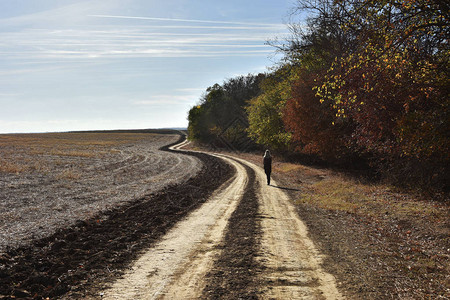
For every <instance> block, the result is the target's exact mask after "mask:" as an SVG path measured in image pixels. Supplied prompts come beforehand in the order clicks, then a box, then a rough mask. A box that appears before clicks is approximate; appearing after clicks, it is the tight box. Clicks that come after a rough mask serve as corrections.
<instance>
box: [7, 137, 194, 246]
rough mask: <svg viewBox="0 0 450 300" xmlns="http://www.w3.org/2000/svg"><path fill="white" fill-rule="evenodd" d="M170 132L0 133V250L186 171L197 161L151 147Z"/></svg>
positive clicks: (151, 189) (173, 181)
mask: <svg viewBox="0 0 450 300" xmlns="http://www.w3.org/2000/svg"><path fill="white" fill-rule="evenodd" d="M178 138H179V136H178V135H166V134H151V133H123V132H122V133H51V134H50V133H48V134H20V135H0V253H1V252H3V251H5V250H6V249H7V248H8V247H17V246H21V245H24V244H26V243H28V242H30V241H32V240H34V239H37V238H42V237H46V236H48V235H50V234H52V233H53V232H55V230H56V229H57V228H63V227H67V226H69V225H71V224H73V223H74V222H75V221H77V220H85V219H88V218H91V217H93V216H95V215H97V214H98V213H99V212H101V211H105V210H108V209H111V208H112V207H115V206H117V205H120V204H124V203H126V202H129V201H131V200H134V199H137V198H139V197H143V196H144V195H148V194H150V193H154V192H156V191H159V190H161V189H162V188H163V187H165V186H167V185H169V184H176V183H180V182H183V181H185V180H187V179H188V178H191V177H192V176H194V175H195V174H196V173H197V172H198V171H199V170H200V168H201V163H200V161H199V160H198V159H197V158H195V157H191V156H181V155H176V154H173V153H168V152H162V151H159V150H158V149H159V148H160V147H162V146H164V145H167V144H169V143H173V142H175V141H177V139H178Z"/></svg>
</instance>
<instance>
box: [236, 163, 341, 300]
mask: <svg viewBox="0 0 450 300" xmlns="http://www.w3.org/2000/svg"><path fill="white" fill-rule="evenodd" d="M239 161H240V162H242V163H244V164H246V165H248V166H250V167H251V168H253V170H255V172H256V176H257V180H258V181H259V182H260V187H261V188H260V190H259V200H260V209H259V213H260V216H261V227H262V231H263V236H262V239H261V253H260V258H259V261H260V263H261V264H262V265H263V266H264V267H265V268H263V269H264V272H263V273H262V274H261V280H262V296H261V298H263V299H342V296H341V294H340V293H339V291H338V290H337V288H336V282H335V279H334V277H333V276H332V275H330V274H328V273H326V272H325V271H324V270H323V269H322V268H321V262H322V260H323V258H324V257H323V256H322V255H321V254H320V253H319V251H318V250H317V248H316V247H315V246H314V243H313V242H312V240H311V239H310V238H309V237H308V230H307V228H306V226H305V224H304V223H303V222H302V221H301V220H300V218H299V217H298V215H297V213H296V211H295V207H294V205H293V204H292V203H291V202H290V199H289V197H288V196H287V195H286V194H285V193H284V192H283V190H282V189H280V187H279V186H278V184H277V183H276V182H275V181H274V180H272V183H271V186H267V185H266V184H265V182H266V176H265V174H264V171H263V170H262V168H260V167H257V166H256V165H254V164H252V163H249V162H247V161H245V160H239Z"/></svg>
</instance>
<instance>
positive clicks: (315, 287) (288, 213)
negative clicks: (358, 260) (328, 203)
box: [101, 141, 342, 299]
mask: <svg viewBox="0 0 450 300" xmlns="http://www.w3.org/2000/svg"><path fill="white" fill-rule="evenodd" d="M186 143H188V142H187V141H185V142H182V143H181V144H178V145H175V146H173V147H171V149H172V150H177V149H180V148H181V147H183V146H184V145H185V144H186ZM210 155H214V156H217V157H220V158H221V159H223V160H225V161H226V162H227V163H229V164H231V165H232V166H234V168H235V169H236V173H235V175H234V176H233V177H232V178H231V179H229V180H228V181H227V182H225V183H224V184H223V185H222V186H221V187H220V188H219V189H218V190H217V191H216V192H215V193H214V194H213V195H212V196H211V197H210V199H209V200H208V201H207V202H206V203H204V204H203V205H202V206H201V207H199V208H198V209H197V210H195V211H193V212H192V213H190V214H189V215H188V216H187V217H186V218H185V219H184V220H182V221H181V222H179V223H178V224H177V225H176V226H175V227H174V228H172V229H171V230H170V231H169V232H168V233H167V234H166V235H165V236H164V237H163V238H162V239H161V241H160V242H159V243H157V244H156V245H154V246H153V247H152V248H150V249H148V250H147V251H145V252H144V253H143V254H142V255H141V256H140V258H139V259H138V260H137V261H135V263H134V264H133V266H132V267H131V268H130V269H129V270H128V271H127V272H126V273H125V274H124V275H123V276H122V278H120V279H118V280H117V281H116V282H115V283H113V285H112V286H111V287H110V288H108V289H106V290H105V291H104V292H103V293H102V294H101V295H102V299H197V298H200V297H201V296H202V291H203V289H204V288H205V285H206V278H205V277H206V275H207V273H208V272H209V271H210V269H211V268H212V267H213V264H214V260H215V258H216V257H218V255H219V254H220V251H221V250H220V249H219V247H217V246H218V245H219V244H220V243H221V241H222V239H223V237H224V234H225V231H226V228H227V223H228V220H229V218H230V216H231V215H232V213H233V211H234V210H235V209H236V207H237V205H238V203H239V201H240V200H241V199H242V196H243V195H244V193H245V188H246V186H247V181H248V175H247V172H246V170H245V167H244V166H248V167H250V168H252V169H253V170H254V171H255V174H256V180H257V181H258V182H259V184H258V187H259V188H258V191H257V196H258V200H259V215H260V217H261V218H260V220H261V228H262V232H263V233H262V235H263V236H262V237H261V238H260V241H261V245H259V248H260V252H259V254H258V261H259V263H260V264H261V265H263V266H264V268H262V269H263V270H264V271H262V272H261V274H260V275H259V276H260V278H259V281H260V282H261V293H260V298H262V299H342V295H341V294H340V293H339V291H338V290H337V288H336V283H335V279H334V277H333V276H332V275H330V274H328V273H326V272H325V271H324V270H323V269H322V268H321V261H322V259H323V257H322V255H321V254H320V253H319V251H318V250H317V248H316V247H315V246H314V243H313V242H312V241H311V240H310V239H309V238H308V235H307V229H306V226H305V225H304V223H303V222H302V221H301V220H300V219H299V218H298V216H297V213H296V212H295V207H294V206H293V205H292V204H291V202H290V200H289V198H288V196H287V195H286V194H285V193H284V192H283V191H282V190H281V189H278V188H276V186H277V183H276V182H273V184H272V186H267V185H266V184H265V175H264V172H263V170H262V169H261V168H260V167H258V166H256V165H254V164H252V163H249V162H247V161H245V160H242V159H239V158H236V157H231V156H227V155H222V154H210Z"/></svg>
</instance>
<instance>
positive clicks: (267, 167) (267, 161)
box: [263, 157, 272, 174]
mask: <svg viewBox="0 0 450 300" xmlns="http://www.w3.org/2000/svg"><path fill="white" fill-rule="evenodd" d="M263 162H264V172H266V174H270V173H271V172H272V157H264V160H263Z"/></svg>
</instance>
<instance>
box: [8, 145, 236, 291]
mask: <svg viewBox="0 0 450 300" xmlns="http://www.w3.org/2000/svg"><path fill="white" fill-rule="evenodd" d="M164 149H165V150H167V149H168V147H164ZM169 151H170V150H169ZM190 155H193V156H195V157H197V158H198V159H200V160H201V161H202V162H203V167H202V169H201V170H200V172H199V173H198V174H197V175H196V176H195V177H193V178H191V179H189V180H187V181H186V182H184V183H182V184H179V185H174V186H169V187H167V188H165V189H163V190H162V191H160V192H158V193H156V194H154V195H150V196H146V197H142V198H139V199H137V200H134V201H132V202H130V203H128V204H126V205H123V206H120V207H118V208H114V209H111V210H109V211H107V212H106V213H102V214H99V215H97V216H95V217H93V218H90V219H88V220H84V221H78V222H77V223H76V224H75V225H73V226H71V227H69V228H66V229H59V230H57V232H56V233H55V234H53V235H51V236H49V237H46V238H43V239H40V240H37V241H35V242H34V243H33V244H32V245H30V246H24V247H20V248H16V249H10V250H9V251H7V252H6V253H3V254H2V255H1V256H0V297H1V298H3V299H16V298H22V299H45V298H46V297H50V298H64V297H65V298H70V299H73V298H85V297H87V296H90V295H91V296H92V295H94V294H95V293H96V291H95V287H96V285H95V283H96V282H99V281H102V282H105V281H108V280H112V279H113V278H116V277H117V276H119V275H120V274H122V272H123V271H122V270H123V269H124V268H126V267H127V266H128V265H129V264H130V262H131V261H133V260H134V259H136V256H137V255H138V253H139V251H140V250H141V249H144V248H148V247H149V246H150V245H152V244H153V243H154V242H155V241H156V240H157V239H158V238H159V237H161V236H162V235H163V234H164V233H165V232H167V230H168V229H169V228H171V227H172V226H173V225H174V224H175V223H176V222H178V221H179V220H180V219H182V218H183V217H184V216H186V215H187V213H188V212H190V211H192V210H193V209H195V208H196V207H198V206H199V205H200V204H201V203H203V202H204V201H205V200H206V199H207V198H208V197H209V195H210V194H211V193H212V192H213V191H214V190H215V189H217V188H218V187H219V186H220V185H221V183H223V182H224V181H226V180H227V179H228V178H230V176H231V175H232V173H233V169H232V168H231V166H229V165H228V164H226V163H224V162H223V161H222V160H219V159H217V158H214V157H211V156H208V155H205V154H200V153H198V154H190Z"/></svg>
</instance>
